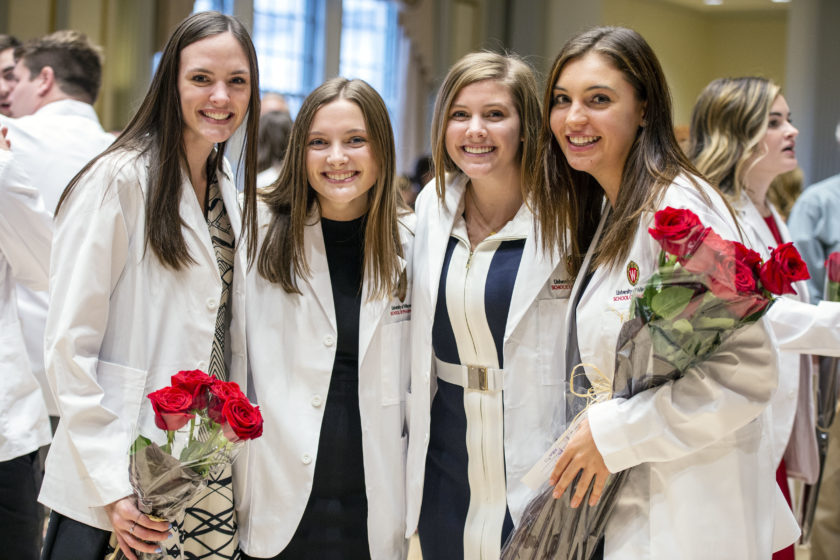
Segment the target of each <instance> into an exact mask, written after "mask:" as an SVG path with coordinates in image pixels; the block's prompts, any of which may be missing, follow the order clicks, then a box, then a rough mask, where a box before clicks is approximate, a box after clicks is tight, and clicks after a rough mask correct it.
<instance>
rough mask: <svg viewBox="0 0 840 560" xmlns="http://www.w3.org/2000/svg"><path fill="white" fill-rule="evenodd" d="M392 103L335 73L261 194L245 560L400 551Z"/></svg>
mask: <svg viewBox="0 0 840 560" xmlns="http://www.w3.org/2000/svg"><path fill="white" fill-rule="evenodd" d="M395 162H396V155H395V149H394V136H393V132H392V130H391V122H390V119H389V117H388V110H387V108H386V106H385V103H384V101H383V100H382V98H381V97H380V96H379V94H378V93H376V91H375V90H374V89H373V88H372V87H371V86H370V85H368V84H367V83H366V82H364V81H362V80H347V79H344V78H334V79H332V80H329V81H327V82H325V83H324V84H322V85H321V86H319V87H318V88H316V89H315V90H314V91H313V92H312V93H311V94H309V96H308V97H307V98H306V99H305V100H304V102H303V104H302V105H301V109H300V112H299V113H298V115H297V117H296V119H295V122H294V124H293V125H292V132H291V138H290V142H289V148H288V150H287V152H286V156H285V159H284V160H283V165H282V168H281V171H280V176H279V177H278V179H277V180H276V181H275V183H274V184H272V185H271V186H270V187H268V188H267V189H265V190H264V191H261V193H260V205H259V251H258V258H257V261H256V266H255V267H253V268H252V269H251V270H250V271H249V273H248V278H247V291H248V297H247V331H248V359H249V370H250V375H251V377H252V379H253V385H252V387H253V392H254V394H255V395H256V398H257V400H258V401H259V403H260V404H261V405H262V413H263V417H264V420H265V431H264V435H263V437H262V438H260V439H258V440H255V441H253V442H251V444H250V447H249V450H248V454H247V456H246V457H240V458H239V459H238V462H237V463H236V464H235V466H234V471H235V480H236V484H237V486H236V488H237V497H238V503H237V512H238V514H239V520H240V523H241V528H242V550H243V552H244V553H245V557H246V558H277V559H279V558H284V559H290V558H374V559H401V558H404V557H405V554H406V552H407V550H408V547H407V541H406V538H405V536H404V532H405V529H404V515H403V514H404V509H405V507H404V494H405V491H404V487H405V486H404V485H405V477H404V473H405V446H406V438H407V433H406V431H405V408H406V404H405V395H406V392H407V390H408V359H409V353H408V328H409V325H410V319H411V303H410V294H409V292H408V288H409V281H410V279H411V265H410V263H409V262H408V261H407V260H406V259H408V258H409V255H410V254H411V243H412V241H413V233H412V229H411V226H412V218H413V216H412V215H410V214H409V213H407V212H403V211H401V210H400V207H399V202H398V201H399V198H398V197H399V194H398V192H397V188H396V183H395V176H396V173H395V167H396V163H395Z"/></svg>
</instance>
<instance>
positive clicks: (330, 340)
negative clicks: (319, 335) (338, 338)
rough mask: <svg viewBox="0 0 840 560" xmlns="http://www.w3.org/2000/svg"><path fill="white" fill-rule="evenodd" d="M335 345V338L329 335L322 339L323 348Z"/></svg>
mask: <svg viewBox="0 0 840 560" xmlns="http://www.w3.org/2000/svg"><path fill="white" fill-rule="evenodd" d="M333 344H335V337H334V336H333V335H331V334H328V335H327V336H325V337H324V346H332V345H333Z"/></svg>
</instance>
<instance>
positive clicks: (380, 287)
mask: <svg viewBox="0 0 840 560" xmlns="http://www.w3.org/2000/svg"><path fill="white" fill-rule="evenodd" d="M338 99H346V100H348V101H350V102H352V103H355V104H356V105H358V107H359V109H361V111H362V115H363V117H364V120H365V128H366V129H367V133H368V141H369V142H370V146H371V151H372V152H373V156H374V158H375V159H376V162H377V163H378V165H379V176H378V177H377V179H376V182H375V183H374V185H373V187H371V188H370V190H369V191H368V192H367V197H368V200H369V206H368V213H367V220H366V225H365V251H364V253H365V257H364V259H365V260H364V271H365V273H364V275H365V279H366V281H367V284H368V290H367V291H368V297H369V298H384V297H389V296H390V295H391V294H393V293H395V292H398V293H399V295H400V298H401V299H402V298H403V297H404V294H405V280H404V276H403V275H402V274H401V269H400V264H399V258H398V257H403V256H404V255H403V251H402V244H401V242H400V234H399V225H398V222H397V209H398V206H399V205H398V201H397V199H398V193H397V189H396V182H395V176H396V154H395V149H394V133H393V131H392V129H391V120H390V118H389V117H388V109H387V108H386V107H385V102H384V101H382V98H381V97H380V96H379V94H378V93H376V90H374V89H373V88H372V87H371V86H370V85H368V84H367V82H364V81H362V80H348V79H346V78H333V79H331V80H328V81H326V82H324V83H323V84H321V85H320V86H319V87H318V88H316V89H315V90H314V91H313V92H312V93H310V94H309V96H307V98H306V99H305V100H304V101H303V104H302V105H301V107H300V111H299V112H298V115H297V118H296V119H295V121H294V124H292V133H291V137H290V139H289V148H288V149H287V150H286V156H285V157H284V158H283V165H282V168H281V171H280V176H279V177H278V178H277V180H276V181H275V182H274V184H273V185H271V186H270V187H268V189H266V191H265V192H262V193H260V198H261V199H262V200H263V201H264V202H265V204H266V205H267V206H268V208H269V210H270V212H271V219H270V222H269V224H268V231H267V232H266V235H265V240H264V241H263V244H262V247H261V248H260V251H259V255H258V257H257V270H258V272H259V273H260V275H261V276H263V278H265V279H266V280H268V281H270V282H274V283H277V284H280V285H281V286H282V287H283V289H284V290H285V291H286V292H287V293H297V294H299V293H301V291H300V289H299V288H298V285H297V279H298V278H300V277H309V275H310V274H311V273H310V270H309V264H308V263H307V262H306V255H305V248H304V245H303V233H304V226H306V225H307V224H306V220H307V218H310V217H311V215H312V212H313V210H314V209H315V208H316V206H317V204H318V197H317V195H316V193H315V190H314V189H313V188H312V187H311V186H310V185H309V180H308V178H307V174H306V152H307V149H308V142H307V137H308V136H309V129H310V128H311V127H312V121H313V119H314V118H315V113H317V112H318V110H319V109H320V108H321V107H323V106H324V105H326V104H328V103H331V102H333V101H336V100H338Z"/></svg>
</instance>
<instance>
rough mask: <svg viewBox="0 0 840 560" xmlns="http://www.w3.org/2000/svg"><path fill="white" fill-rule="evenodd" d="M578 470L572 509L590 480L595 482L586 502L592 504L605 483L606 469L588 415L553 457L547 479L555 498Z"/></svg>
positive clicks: (576, 505) (599, 494) (561, 492)
mask: <svg viewBox="0 0 840 560" xmlns="http://www.w3.org/2000/svg"><path fill="white" fill-rule="evenodd" d="M578 472H580V473H581V474H580V480H578V484H577V488H576V489H575V495H574V496H572V500H571V502H570V503H571V506H572V507H573V508H576V507H578V506H579V505H580V504H581V502H582V501H583V497H584V496H585V495H586V491H587V490H588V489H589V485H590V483H591V482H592V480H593V479H594V480H595V484H594V486H593V487H592V494H590V496H589V505H590V506H594V505H595V504H597V503H598V500H600V499H601V492H603V490H604V484H606V482H607V476H608V475H609V474H610V471H609V470H608V469H607V465H606V464H604V459H603V457H601V453H600V452H599V451H598V448H597V447H596V446H595V440H594V439H593V438H592V431H591V430H590V429H589V419H588V418H585V419H584V420H583V421H582V422H581V423H580V425H579V426H578V429H577V431H576V432H575V435H573V436H572V439H571V440H569V444H568V445H567V446H566V449H564V450H563V453H561V454H560V458H559V459H557V464H556V465H555V466H554V470H553V471H551V477H549V482H550V483H551V484H552V485H553V486H554V497H555V498H559V497H560V496H562V495H563V492H565V491H566V488H568V487H569V485H570V484H571V483H572V481H574V479H575V477H576V476H577V474H578Z"/></svg>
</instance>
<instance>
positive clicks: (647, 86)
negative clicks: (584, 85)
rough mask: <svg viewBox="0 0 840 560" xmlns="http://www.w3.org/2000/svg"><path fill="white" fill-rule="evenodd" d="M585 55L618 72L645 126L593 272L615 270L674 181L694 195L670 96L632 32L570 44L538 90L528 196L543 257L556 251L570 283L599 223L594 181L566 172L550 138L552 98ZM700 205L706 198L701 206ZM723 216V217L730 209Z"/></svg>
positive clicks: (606, 32)
mask: <svg viewBox="0 0 840 560" xmlns="http://www.w3.org/2000/svg"><path fill="white" fill-rule="evenodd" d="M590 52H593V53H597V54H598V55H599V56H601V57H603V58H604V59H605V60H606V61H608V63H609V64H611V65H612V66H613V67H614V68H616V69H617V70H619V71H620V72H621V73H622V74H623V75H624V78H625V79H626V80H627V82H628V83H629V84H630V85H631V86H632V87H633V89H634V90H635V93H636V97H637V99H638V100H639V101H640V102H642V103H644V104H645V117H644V118H645V121H646V123H647V124H646V126H643V127H640V128H639V130H638V131H637V133H636V139H635V141H634V142H633V145H632V147H631V148H630V153H629V155H628V156H627V160H626V161H625V163H624V170H623V172H622V177H621V185H620V187H619V191H618V196H617V198H616V202H615V208H613V216H612V218H611V220H610V223H609V224H608V225H607V227H606V228H605V230H604V233H603V235H602V237H601V240H600V243H599V247H598V252H597V253H596V254H595V256H594V259H593V264H594V266H599V265H606V266H610V267H612V266H615V265H616V264H618V263H619V262H621V261H623V260H624V259H626V258H627V254H628V253H629V251H630V246H631V244H632V243H633V238H634V236H635V233H636V230H637V229H638V227H639V221H640V218H641V215H642V214H643V213H645V212H648V211H651V210H653V209H654V208H655V206H656V204H657V202H658V201H659V200H661V197H662V195H663V194H664V192H665V189H667V188H668V186H669V185H670V184H671V183H672V182H673V180H674V179H675V178H676V177H677V176H678V175H680V174H685V175H686V176H687V178H688V179H689V180H690V181H691V182H692V183H693V184H694V186H695V187H696V188H697V189H698V190H699V191H700V193H701V195H702V196H703V197H704V198H707V197H706V195H705V193H703V191H702V190H701V189H700V185H699V183H698V182H697V180H696V177H700V174H699V173H698V171H697V170H696V169H695V168H694V166H693V165H692V164H691V162H690V161H689V160H688V158H687V157H686V156H685V154H683V152H682V150H681V149H680V147H679V144H677V140H676V138H675V136H674V127H673V122H672V118H671V93H670V91H669V89H668V84H667V83H666V81H665V75H664V73H663V72H662V67H661V66H660V65H659V60H658V59H657V58H656V55H655V54H654V52H653V49H651V48H650V45H648V43H647V42H646V41H645V40H644V38H642V36H641V35H639V34H638V33H637V32H635V31H633V30H631V29H626V28H623V27H597V28H595V29H592V30H589V31H585V32H583V33H581V34H579V35H577V36H575V37H573V38H572V39H570V40H569V41H568V42H567V43H566V44H565V46H564V47H563V48H562V50H561V51H560V54H558V55H557V59H556V60H555V61H554V65H553V66H552V69H551V73H550V75H549V78H548V81H547V83H546V91H545V97H544V103H543V118H542V124H541V127H540V135H539V142H538V152H539V154H538V159H539V161H540V162H541V164H542V166H543V175H544V176H543V178H542V180H541V181H539V182H538V183H537V184H538V187H537V188H536V189H535V193H534V197H533V200H534V206H535V214H536V216H537V219H538V220H539V224H540V232H541V242H542V246H543V248H544V249H546V250H555V249H557V248H560V249H561V250H563V251H564V252H565V253H566V255H567V257H568V262H569V271H570V273H572V274H573V275H576V274H577V273H578V271H579V270H580V267H581V265H582V264H583V259H584V257H585V255H586V251H587V249H588V247H589V244H590V243H591V241H592V239H593V238H594V235H595V230H596V229H597V226H598V222H599V221H600V218H601V207H602V204H603V201H604V191H603V189H602V188H601V186H600V185H599V184H598V182H597V181H596V180H595V178H594V177H592V176H591V175H589V174H588V173H585V172H582V171H576V170H575V169H573V168H572V167H571V166H570V165H569V162H568V161H567V160H566V157H565V156H564V155H563V152H562V150H561V149H560V145H559V144H558V142H557V139H556V138H554V134H553V133H552V131H551V126H550V123H549V118H550V115H551V109H552V107H553V100H554V95H553V90H554V86H555V84H556V83H557V79H558V78H559V76H560V73H561V72H562V71H563V69H564V68H565V67H566V65H567V64H568V63H569V62H571V61H573V60H576V59H579V58H581V57H583V56H584V55H586V54H588V53H590ZM707 200H708V198H707ZM730 212H731V209H730Z"/></svg>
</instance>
